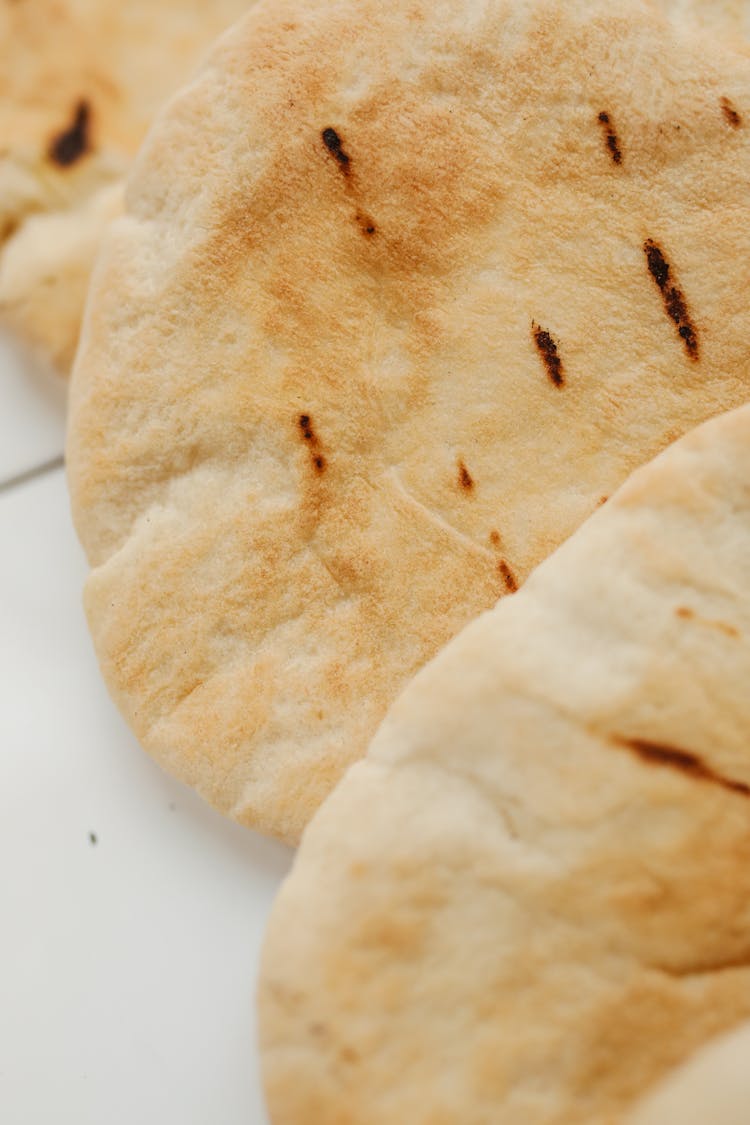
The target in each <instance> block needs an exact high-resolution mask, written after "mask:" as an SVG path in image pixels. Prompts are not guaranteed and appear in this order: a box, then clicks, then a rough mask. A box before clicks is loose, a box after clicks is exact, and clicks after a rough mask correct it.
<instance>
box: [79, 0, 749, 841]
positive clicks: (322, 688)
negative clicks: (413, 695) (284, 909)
mask: <svg viewBox="0 0 750 1125" xmlns="http://www.w3.org/2000/svg"><path fill="white" fill-rule="evenodd" d="M722 99H728V100H729V102H730V103H731V105H732V106H734V107H735V112H736V114H737V118H738V120H737V122H736V123H733V122H729V121H728V120H727V116H726V114H725V112H724V110H723V102H722ZM748 112H750V60H746V59H744V58H741V57H739V56H734V55H728V54H727V55H724V54H723V53H713V52H712V50H711V48H710V46H709V45H707V44H704V43H700V44H699V45H697V46H694V47H693V48H689V47H688V46H686V44H685V43H684V42H683V41H679V42H678V41H676V40H674V41H673V39H672V37H671V31H670V29H669V26H668V25H667V24H666V23H665V22H664V21H663V20H662V19H661V17H660V16H659V15H658V13H656V12H654V11H653V10H652V9H650V8H648V9H646V8H642V7H641V6H640V5H639V4H637V3H634V4H632V5H628V6H627V9H626V10H623V11H621V10H620V9H619V8H617V9H615V8H614V7H613V6H612V5H610V4H600V3H595V4H590V3H585V4H584V3H581V4H570V3H565V4H556V3H544V2H542V3H539V2H535V3H526V2H524V3H520V2H518V3H516V2H511V0H492V2H490V3H478V2H474V0H441V2H439V3H432V2H430V3H427V2H426V0H416V2H415V3H412V4H409V5H404V4H402V3H396V2H395V0H394V2H386V3H382V2H378V3H375V2H374V0H365V2H358V3H356V4H354V3H352V2H351V0H334V2H331V3H320V4H310V3H302V0H279V2H276V3H273V4H266V3H261V4H260V5H259V6H258V7H257V8H256V9H255V10H254V11H253V12H252V13H250V15H249V16H248V18H247V19H246V20H245V21H244V22H243V23H242V24H240V25H239V26H238V28H237V29H236V31H235V32H234V33H233V34H232V35H230V36H229V37H227V38H225V39H224V41H223V42H222V44H221V45H220V46H219V47H218V48H217V50H216V51H215V53H214V54H213V56H212V58H211V60H210V62H209V64H208V66H207V68H206V69H205V70H204V71H203V72H202V74H201V75H200V76H199V77H198V78H197V79H196V80H195V81H194V82H193V83H192V84H191V86H190V87H188V88H187V89H186V90H185V91H184V92H183V93H182V94H181V95H180V96H179V97H177V98H176V99H175V100H174V101H173V102H172V103H171V106H170V107H169V109H168V110H167V112H166V113H165V114H164V115H163V116H161V117H160V119H159V121H158V124H157V125H156V126H155V128H154V130H153V131H152V133H151V135H150V139H149V141H148V142H147V144H146V146H145V149H144V151H143V152H142V155H141V157H140V159H139V161H138V164H137V168H136V171H135V174H134V177H133V180H132V183H131V186H130V191H129V204H128V212H129V213H128V215H127V217H125V218H123V219H122V220H121V221H119V222H118V223H117V224H116V225H115V227H114V228H113V230H112V233H111V236H110V237H109V239H108V241H107V248H106V253H105V254H104V257H103V260H102V262H101V268H100V269H99V272H98V275H97V278H96V281H95V284H94V289H93V294H92V300H91V303H90V306H89V316H88V320H87V325H86V327H85V329H84V336H83V344H82V349H81V352H80V356H79V361H78V364H77V370H76V372H75V376H74V385H73V395H72V418H71V427H70V443H69V458H70V477H71V484H72V493H73V501H74V511H75V518H76V522H77V526H78V529H79V532H80V535H81V537H82V540H83V543H84V545H85V547H86V550H87V552H88V555H89V558H90V560H91V563H92V566H93V572H92V575H91V578H90V580H89V582H88V586H87V592H86V604H87V610H88V616H89V620H90V623H91V628H92V632H93V635H94V639H95V643H96V647H97V651H98V653H99V657H100V660H101V664H102V668H103V670H104V674H105V677H106V679H107V682H108V684H109V687H110V690H111V691H112V693H113V695H114V697H115V699H116V700H117V702H118V704H119V706H120V707H121V708H122V710H123V713H124V714H125V715H126V717H127V719H128V720H129V722H130V723H131V724H132V726H133V728H134V729H135V731H136V733H137V734H138V736H139V738H140V739H141V741H142V742H143V744H144V745H145V746H146V747H148V748H149V749H150V750H151V751H152V752H153V753H154V754H156V756H157V757H158V758H159V760H160V761H162V762H163V763H164V764H165V765H167V767H168V768H169V769H171V770H173V771H175V772H176V773H177V774H178V775H180V776H181V777H183V778H185V779H186V780H188V781H189V782H190V783H191V784H192V785H195V786H196V787H197V788H198V789H199V790H200V791H201V792H202V793H203V794H204V795H205V796H207V797H208V798H209V799H210V800H211V801H213V802H214V803H215V804H216V805H217V806H218V807H219V808H221V809H223V810H224V811H226V812H230V813H232V814H233V815H235V816H237V817H239V818H240V819H241V820H243V821H245V822H247V823H250V824H254V825H258V826H260V827H261V828H262V829H263V830H265V831H268V832H272V833H276V834H279V835H281V836H283V837H286V838H287V839H296V838H297V837H298V836H299V833H300V831H301V829H302V827H303V826H304V824H305V823H306V821H307V820H308V819H309V817H310V815H311V813H312V812H313V810H314V809H315V808H316V807H317V806H318V804H319V803H320V801H321V800H322V799H323V797H324V796H325V795H326V794H327V793H328V792H329V791H330V789H331V787H332V786H333V784H334V783H335V781H336V780H337V779H338V778H339V777H340V776H341V774H342V772H343V771H344V769H345V768H346V766H347V765H348V764H349V763H350V762H352V761H353V760H355V759H356V758H357V757H358V756H360V755H361V754H362V753H363V751H364V749H365V747H366V745H367V743H368V741H369V739H370V737H371V735H372V733H373V732H374V730H375V728H376V727H377V724H378V723H379V721H380V720H381V718H382V717H383V715H384V714H385V711H386V710H387V707H388V705H389V704H390V702H391V701H392V699H393V698H394V697H395V696H396V694H397V693H398V692H399V690H400V689H401V688H402V687H403V686H404V685H405V684H406V683H407V682H408V680H409V678H410V677H411V676H412V675H413V674H414V672H415V671H416V670H417V669H418V668H419V667H420V666H421V665H422V664H423V663H424V662H425V661H426V660H427V659H428V658H429V657H430V656H432V655H433V654H434V653H435V652H436V651H437V649H438V648H439V647H440V646H441V644H443V643H444V642H445V641H447V640H448V639H449V638H450V637H451V636H452V635H453V634H454V633H455V632H456V631H457V630H458V629H459V628H460V626H461V625H463V624H464V623H465V622H466V621H467V620H469V619H470V618H471V617H473V616H474V615H475V614H476V613H477V612H479V611H480V610H482V609H483V608H485V607H488V606H490V605H492V604H493V602H494V601H495V600H496V599H497V598H498V597H500V596H502V595H504V594H506V593H507V592H509V591H512V590H513V589H514V588H515V587H516V586H517V585H519V584H520V583H522V582H523V581H524V579H525V578H526V576H527V575H528V573H529V571H530V570H531V569H532V568H533V567H534V566H535V565H536V564H537V563H539V562H540V561H541V560H542V559H543V558H544V557H545V556H546V555H547V554H549V552H550V551H551V550H552V549H553V548H554V547H555V546H557V545H558V544H559V543H560V542H561V541H562V540H564V539H565V538H566V537H567V536H568V535H569V534H570V533H571V532H572V531H573V530H575V528H576V527H577V526H578V525H579V524H580V523H581V522H582V521H583V520H584V519H585V518H586V517H587V516H588V515H590V514H591V513H592V512H593V511H594V510H595V509H596V508H597V507H598V506H599V505H600V504H601V503H602V502H603V501H604V500H605V499H606V497H607V496H609V495H610V494H611V492H612V491H613V490H614V489H615V488H616V487H617V486H618V485H619V484H620V483H621V482H622V480H623V479H624V478H625V477H626V476H627V474H628V473H629V472H630V471H631V470H632V469H633V468H635V467H636V466H637V465H638V464H640V463H641V462H643V461H644V460H647V459H648V458H649V457H650V456H652V455H654V454H655V453H656V452H658V451H659V450H660V449H662V448H663V447H664V446H665V445H666V444H667V443H668V442H669V441H670V440H673V439H674V438H675V437H677V436H678V435H679V434H680V433H682V432H683V431H685V430H686V429H688V428H690V427H691V426H692V425H694V424H695V423H697V422H699V421H701V420H702V419H704V418H706V417H707V416H709V415H712V414H715V413H716V412H718V411H720V410H721V409H723V408H726V407H729V406H731V405H735V404H739V403H740V402H742V401H744V400H745V399H746V398H747V395H748V387H749V386H750V308H748V305H747V302H746V300H745V292H746V290H747V286H748V284H750V254H748V253H747V252H746V249H747V248H746V247H745V240H746V238H747V237H750V236H748V235H747V234H746V232H747V231H750V223H748V222H747V221H746V220H747V219H750V143H749V138H750V131H749V130H748V128H746V125H745V120H744V117H743V115H745V114H747V113H748Z"/></svg>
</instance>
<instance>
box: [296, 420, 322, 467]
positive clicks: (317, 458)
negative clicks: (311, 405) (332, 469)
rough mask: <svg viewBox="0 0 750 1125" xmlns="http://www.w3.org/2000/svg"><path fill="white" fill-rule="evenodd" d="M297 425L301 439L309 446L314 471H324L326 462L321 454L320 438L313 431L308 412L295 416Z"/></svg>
mask: <svg viewBox="0 0 750 1125" xmlns="http://www.w3.org/2000/svg"><path fill="white" fill-rule="evenodd" d="M297 426H298V427H299V430H300V433H301V435H302V439H303V441H305V442H307V444H308V446H309V448H310V456H311V458H312V464H313V468H314V469H315V471H316V473H324V472H325V470H326V467H327V462H326V459H325V457H324V456H323V454H322V453H321V452H320V439H319V438H318V435H317V434H316V433H315V430H314V428H313V423H312V418H311V417H310V415H309V414H300V415H299V417H298V418H297Z"/></svg>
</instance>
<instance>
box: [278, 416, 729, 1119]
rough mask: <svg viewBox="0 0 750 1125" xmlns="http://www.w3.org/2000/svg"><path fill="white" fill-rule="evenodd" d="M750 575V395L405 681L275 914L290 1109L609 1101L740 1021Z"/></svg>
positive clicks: (281, 1074) (317, 1111)
mask: <svg viewBox="0 0 750 1125" xmlns="http://www.w3.org/2000/svg"><path fill="white" fill-rule="evenodd" d="M749 593H750V407H744V408H742V409H741V410H739V411H737V412H734V413H731V414H728V415H726V416H724V417H722V418H721V419H718V420H714V421H712V422H710V423H708V424H706V426H705V427H702V428H700V429H698V430H697V431H695V432H694V433H692V434H691V435H689V436H688V437H686V438H685V439H683V440H682V441H680V442H678V443H677V444H675V445H674V446H673V447H671V448H670V449H669V450H668V451H667V452H666V453H664V454H663V455H662V456H661V457H659V458H658V459H657V460H656V461H654V462H653V463H652V464H651V465H649V466H647V467H646V468H644V469H641V470H639V471H638V472H636V473H635V474H634V476H633V477H632V478H631V480H630V481H628V482H627V483H626V484H625V485H624V486H623V488H622V489H621V490H620V491H619V492H618V493H617V494H616V495H615V497H614V498H613V499H612V500H611V501H610V502H609V504H608V505H607V506H606V507H605V508H604V509H603V510H602V511H601V512H600V513H597V514H596V515H595V516H593V517H592V519H591V520H590V521H589V522H588V523H587V524H586V525H585V526H584V527H582V528H581V529H580V530H579V531H578V532H577V533H576V535H574V536H573V537H572V538H571V539H570V540H569V541H568V542H567V543H566V544H564V545H563V546H562V547H561V548H560V550H559V551H558V552H557V553H556V554H555V555H553V556H552V557H551V558H550V559H548V560H547V561H546V562H545V563H543V564H542V565H541V566H540V567H539V569H538V570H537V571H536V572H535V573H534V574H533V575H532V576H531V578H530V579H529V581H528V582H527V583H526V585H525V586H524V588H523V589H522V590H521V591H520V592H519V593H518V594H517V595H516V596H515V597H513V598H507V599H505V600H504V601H502V602H500V603H499V605H498V606H497V607H496V608H495V609H494V610H493V611H491V612H489V613H486V614H484V615H482V616H481V617H480V618H479V619H478V620H476V621H475V622H473V623H472V624H471V625H469V626H468V627H467V628H466V629H465V630H464V631H463V632H462V633H461V634H460V635H459V636H458V637H456V638H455V639H454V640H453V641H452V642H451V644H449V645H448V646H446V648H445V649H444V650H443V651H442V652H441V653H440V654H439V655H438V656H437V658H436V659H435V660H433V661H432V662H431V663H430V664H429V665H428V666H427V667H426V668H424V669H423V670H422V671H421V672H420V673H419V674H418V675H417V677H416V678H415V679H414V681H413V682H412V683H411V684H410V685H409V687H408V688H407V690H406V691H405V692H404V694H403V695H402V696H401V698H400V699H399V700H398V702H397V703H396V704H395V706H394V707H393V709H392V710H391V712H390V715H389V716H388V718H387V719H386V721H385V722H384V724H383V726H382V727H381V729H380V731H379V732H378V734H377V736H376V738H375V740H374V741H373V743H372V746H371V747H370V750H369V753H368V755H367V758H366V759H365V760H364V761H363V762H361V763H358V764H356V765H355V766H354V767H353V768H352V769H351V770H350V771H349V773H348V774H347V776H346V777H345V778H344V780H343V781H342V783H341V784H340V786H339V787H338V788H337V790H336V791H335V792H334V793H333V794H332V796H331V797H330V798H329V800H328V801H327V802H326V803H325V805H324V806H323V808H322V809H321V810H320V812H319V814H318V816H316V817H315V819H314V820H313V822H312V823H311V824H310V826H309V827H308V829H307V831H306V833H305V836H304V839H303V842H302V847H301V849H300V851H299V853H298V856H297V859H296V862H295V864H294V867H293V869H292V873H291V875H290V876H289V878H288V880H287V882H286V883H285V884H284V886H283V887H282V890H281V893H280V896H279V899H278V901H277V903H276V905H275V907H274V909H273V913H272V916H271V920H270V925H269V929H268V934H267V938H266V943H265V951H264V957H263V965H262V979H261V986H260V1015H261V1031H262V1050H263V1056H264V1068H265V1082H266V1089H267V1095H268V1102H269V1106H270V1115H271V1120H272V1121H273V1122H274V1125H306V1123H310V1125H334V1123H337V1125H338V1123H339V1122H347V1125H381V1123H382V1122H386V1121H388V1122H390V1121H394V1122H395V1121H399V1122H400V1121H404V1122H406V1121H408V1122H409V1123H410V1125H428V1123H429V1125H449V1123H453V1122H458V1121H460V1122H461V1123H462V1125H617V1123H620V1122H621V1121H622V1120H623V1115H624V1113H625V1111H626V1110H627V1108H628V1107H629V1106H630V1105H631V1104H632V1103H633V1102H634V1100H635V1099H636V1098H637V1097H638V1096H639V1095H640V1094H641V1093H642V1092H643V1091H644V1090H645V1089H646V1088H647V1087H648V1086H649V1085H651V1084H652V1083H653V1082H655V1081H656V1080H657V1079H658V1078H659V1077H660V1076H661V1075H662V1074H664V1073H665V1072H666V1071H667V1070H668V1069H671V1068H672V1067H673V1066H675V1065H676V1064H677V1063H679V1062H680V1061H682V1060H683V1059H685V1058H686V1057H687V1056H688V1055H689V1054H690V1053H692V1052H693V1051H694V1050H695V1049H696V1048H697V1047H698V1046H699V1045H700V1044H701V1043H702V1042H704V1041H706V1040H707V1039H709V1038H710V1037H711V1036H713V1035H716V1034H718V1033H719V1032H721V1031H723V1030H725V1029H727V1028H729V1027H731V1026H733V1025H735V1024H737V1023H738V1022H739V1021H740V1020H742V1019H743V1018H747V1017H748V1016H750V693H749V692H748V690H747V685H748V683H750V596H749ZM704 1120H705V1121H706V1122H708V1121H709V1120H710V1121H717V1122H718V1121H720V1120H721V1118H720V1117H711V1118H706V1119H704Z"/></svg>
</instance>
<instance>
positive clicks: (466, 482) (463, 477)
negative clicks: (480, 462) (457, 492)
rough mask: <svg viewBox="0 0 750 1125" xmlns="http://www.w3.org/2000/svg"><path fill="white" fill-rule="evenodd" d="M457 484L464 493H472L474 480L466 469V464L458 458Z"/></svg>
mask: <svg viewBox="0 0 750 1125" xmlns="http://www.w3.org/2000/svg"><path fill="white" fill-rule="evenodd" d="M457 464H458V483H459V486H460V488H462V489H463V491H464V492H472V491H473V490H474V478H473V476H472V475H471V473H470V472H469V470H468V469H467V468H466V464H465V463H464V461H463V460H462V459H461V458H460V457H459V459H458V462H457Z"/></svg>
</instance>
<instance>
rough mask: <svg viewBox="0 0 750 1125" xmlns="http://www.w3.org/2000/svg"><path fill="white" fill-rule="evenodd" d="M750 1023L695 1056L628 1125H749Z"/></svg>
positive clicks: (636, 1113) (648, 1100)
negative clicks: (714, 1124)
mask: <svg viewBox="0 0 750 1125" xmlns="http://www.w3.org/2000/svg"><path fill="white" fill-rule="evenodd" d="M749 1117H750V1024H743V1026H742V1027H741V1028H740V1029H739V1031H734V1032H732V1033H731V1034H730V1035H724V1036H722V1037H721V1038H720V1039H719V1040H717V1041H716V1042H712V1043H710V1044H709V1045H708V1046H707V1047H704V1048H703V1050H701V1051H698V1052H697V1054H696V1055H695V1057H694V1058H690V1059H689V1060H688V1061H687V1062H686V1063H685V1065H684V1066H682V1067H680V1068H679V1069H678V1070H676V1071H675V1072H674V1073H673V1074H670V1075H669V1076H668V1077H667V1079H666V1080H665V1081H664V1082H663V1083H662V1084H661V1085H660V1086H659V1088H658V1089H657V1090H655V1091H654V1092H653V1093H652V1094H650V1095H649V1097H647V1098H646V1100H645V1101H644V1102H643V1104H642V1105H641V1106H640V1107H639V1108H638V1109H637V1110H636V1112H635V1113H634V1114H633V1116H632V1117H629V1118H628V1125H713V1123H714V1122H715V1123H716V1125H747V1122H748V1118H749Z"/></svg>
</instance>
